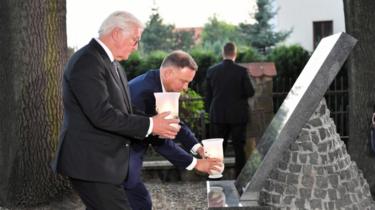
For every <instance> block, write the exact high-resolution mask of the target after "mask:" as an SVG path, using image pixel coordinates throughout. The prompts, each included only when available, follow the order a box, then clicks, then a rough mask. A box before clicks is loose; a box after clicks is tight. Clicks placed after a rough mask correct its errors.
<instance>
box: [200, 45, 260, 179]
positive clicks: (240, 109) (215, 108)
mask: <svg viewBox="0 0 375 210" xmlns="http://www.w3.org/2000/svg"><path fill="white" fill-rule="evenodd" d="M236 56H237V50H236V46H235V44H234V43H232V42H229V43H226V44H225V45H224V48H223V61H222V62H220V63H219V64H216V65H214V66H212V67H211V68H210V69H209V70H208V71H207V77H206V79H207V94H206V109H207V110H208V112H209V119H210V137H211V138H224V145H223V146H224V150H225V148H226V145H227V142H228V138H229V137H230V139H231V140H232V144H233V148H234V152H235V171H236V176H238V174H239V173H240V172H241V169H242V167H243V166H244V165H245V163H246V157H245V150H244V147H245V142H246V124H247V122H248V113H249V105H248V98H249V97H251V96H253V95H254V88H253V86H252V85H251V81H250V78H249V75H248V73H247V69H246V68H245V67H242V66H240V65H238V64H236V63H235V60H236Z"/></svg>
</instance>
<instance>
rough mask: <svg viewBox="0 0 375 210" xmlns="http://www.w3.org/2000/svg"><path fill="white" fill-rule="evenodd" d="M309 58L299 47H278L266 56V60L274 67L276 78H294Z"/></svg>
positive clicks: (306, 52) (307, 53)
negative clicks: (272, 63) (273, 64)
mask: <svg viewBox="0 0 375 210" xmlns="http://www.w3.org/2000/svg"><path fill="white" fill-rule="evenodd" d="M309 58H310V54H309V52H308V51H306V50H305V49H303V48H302V47H301V46H299V45H291V46H279V47H276V48H274V49H273V50H272V51H271V53H270V54H269V55H268V57H267V60H269V61H272V62H274V63H275V65H276V69H277V77H292V78H296V77H298V75H299V74H300V73H301V71H302V69H303V68H304V66H305V65H306V63H307V61H308V60H309Z"/></svg>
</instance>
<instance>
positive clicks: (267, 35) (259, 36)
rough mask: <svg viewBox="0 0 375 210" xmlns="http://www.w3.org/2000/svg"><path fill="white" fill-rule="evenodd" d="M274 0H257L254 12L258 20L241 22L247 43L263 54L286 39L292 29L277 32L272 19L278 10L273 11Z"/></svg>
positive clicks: (243, 35) (242, 33) (242, 35)
mask: <svg viewBox="0 0 375 210" xmlns="http://www.w3.org/2000/svg"><path fill="white" fill-rule="evenodd" d="M272 1H273V0H257V8H258V10H257V12H256V13H255V14H254V18H255V20H256V22H255V23H254V24H248V23H241V24H240V26H239V27H240V32H241V33H240V34H241V37H242V39H243V40H244V41H245V43H246V44H247V45H251V46H253V47H255V48H257V49H258V50H259V51H260V52H262V53H263V54H264V53H266V52H267V50H268V49H269V48H270V47H272V46H275V45H276V44H277V43H279V42H282V41H284V40H285V39H286V38H287V37H288V36H289V34H290V33H291V32H292V30H289V31H280V32H275V31H274V27H273V25H271V24H270V21H271V19H272V18H273V17H274V16H275V14H276V12H275V11H272V10H273V9H272Z"/></svg>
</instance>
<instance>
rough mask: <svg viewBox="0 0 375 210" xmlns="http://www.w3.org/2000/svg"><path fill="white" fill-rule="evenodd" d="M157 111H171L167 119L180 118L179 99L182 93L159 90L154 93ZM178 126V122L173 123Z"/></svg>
mask: <svg viewBox="0 0 375 210" xmlns="http://www.w3.org/2000/svg"><path fill="white" fill-rule="evenodd" d="M154 96H155V105H156V112H157V113H159V114H160V113H163V112H170V115H168V116H167V117H166V119H178V100H179V97H180V93H177V92H158V93H154ZM171 125H172V126H175V127H178V124H171Z"/></svg>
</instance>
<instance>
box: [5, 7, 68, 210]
mask: <svg viewBox="0 0 375 210" xmlns="http://www.w3.org/2000/svg"><path fill="white" fill-rule="evenodd" d="M0 49H1V50H0V58H1V60H0V94H1V95H0V119H1V125H0V168H1V169H0V206H7V207H14V206H35V205H37V204H40V203H46V202H48V201H50V200H52V199H53V198H55V197H57V196H58V195H61V194H63V193H64V192H66V191H67V190H68V189H69V185H68V182H67V180H65V179H63V178H62V177H60V176H56V175H54V174H53V173H52V171H51V169H50V166H49V163H50V161H51V159H52V156H53V153H54V151H55V149H56V147H57V142H58V135H59V130H60V127H61V122H62V97H61V77H62V71H63V65H64V64H65V62H66V60H67V43H66V1H65V0H50V1H48V0H33V1H28V0H26V1H25V0H2V2H1V3H0Z"/></svg>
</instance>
